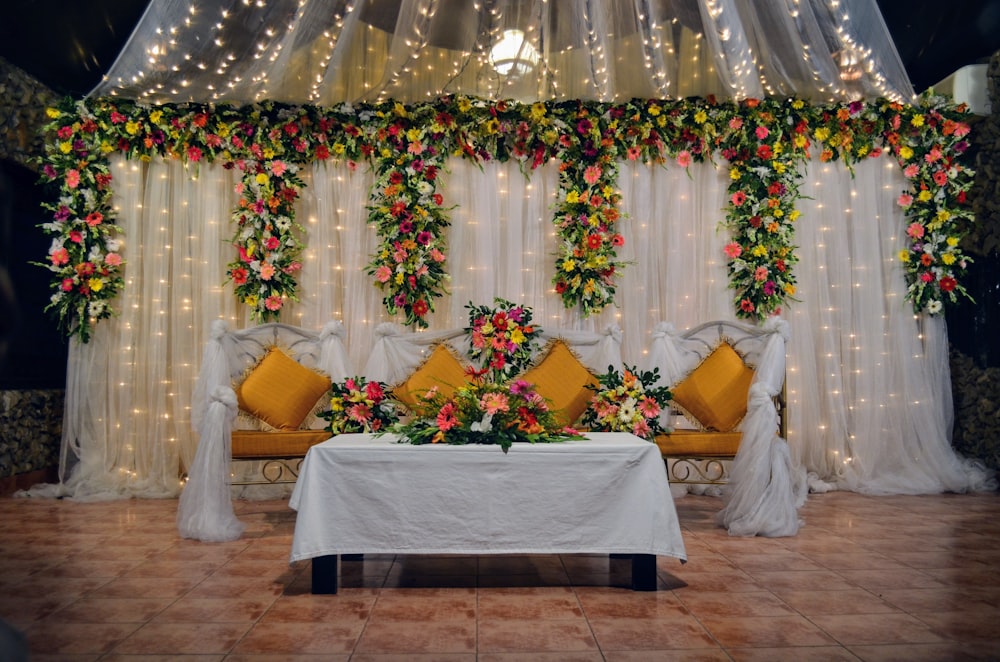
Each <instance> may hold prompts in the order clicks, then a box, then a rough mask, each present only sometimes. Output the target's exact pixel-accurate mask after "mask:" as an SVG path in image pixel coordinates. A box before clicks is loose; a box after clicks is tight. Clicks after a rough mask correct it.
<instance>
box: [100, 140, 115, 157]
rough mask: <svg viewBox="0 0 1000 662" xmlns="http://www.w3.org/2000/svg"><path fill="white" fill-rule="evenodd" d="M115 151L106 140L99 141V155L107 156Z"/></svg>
mask: <svg viewBox="0 0 1000 662" xmlns="http://www.w3.org/2000/svg"><path fill="white" fill-rule="evenodd" d="M113 151H115V146H114V145H112V144H111V143H109V142H108V141H107V140H102V141H101V154H109V153H111V152H113Z"/></svg>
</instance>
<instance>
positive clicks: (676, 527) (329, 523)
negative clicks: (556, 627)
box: [289, 433, 687, 562]
mask: <svg viewBox="0 0 1000 662" xmlns="http://www.w3.org/2000/svg"><path fill="white" fill-rule="evenodd" d="M289 505H290V506H291V507H292V508H293V509H295V510H297V511H298V517H297V518H296V521H295V536H294V538H293V540H292V554H291V560H292V561H293V562H294V561H300V560H303V559H310V558H314V557H317V556H327V555H333V554H365V553H368V554H376V553H389V554H562V553H583V552H592V553H617V554H654V555H660V556H671V557H675V558H678V559H681V560H686V558H687V555H686V552H685V550H684V541H683V540H682V538H681V531H680V524H679V523H678V520H677V511H676V510H675V509H674V502H673V499H672V498H671V496H670V487H669V484H668V482H667V475H666V471H665V469H664V465H663V460H662V458H661V456H660V452H659V449H658V448H657V447H656V445H655V444H651V443H649V442H647V441H644V440H642V439H639V438H638V437H635V436H632V435H630V434H624V433H592V434H591V435H589V438H588V439H585V440H581V441H568V442H562V443H554V444H514V445H513V446H512V447H511V449H510V451H509V452H508V453H507V454H504V453H503V452H502V451H501V450H500V447H499V446H484V445H466V446H449V445H444V444H441V445H436V444H435V445H425V446H413V445H411V444H406V443H398V442H397V441H396V439H395V438H393V437H391V436H389V435H386V436H382V437H372V436H370V435H360V434H352V435H340V436H337V437H334V438H333V439H330V440H329V441H325V442H323V443H322V444H318V445H316V446H313V447H312V448H311V449H310V450H309V452H308V454H307V455H306V458H305V461H304V462H303V464H302V467H301V471H300V474H299V478H298V481H297V482H296V484H295V490H294V492H293V493H292V497H291V500H290V504H289Z"/></svg>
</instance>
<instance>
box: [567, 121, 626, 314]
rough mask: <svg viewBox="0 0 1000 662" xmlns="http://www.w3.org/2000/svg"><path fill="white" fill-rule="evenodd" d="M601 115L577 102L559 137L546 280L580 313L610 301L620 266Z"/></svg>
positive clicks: (613, 186) (614, 178)
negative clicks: (555, 244) (552, 267)
mask: <svg viewBox="0 0 1000 662" xmlns="http://www.w3.org/2000/svg"><path fill="white" fill-rule="evenodd" d="M604 119H605V118H602V117H600V116H595V115H592V114H591V113H590V111H589V110H588V109H587V107H586V106H581V107H580V109H579V111H578V112H577V116H576V122H575V125H571V127H570V128H569V130H568V131H566V132H565V133H563V134H562V135H561V136H560V137H559V151H558V157H559V158H560V159H561V160H562V163H561V164H560V166H559V202H558V205H557V208H556V215H555V218H554V219H553V222H554V223H555V225H556V227H557V228H558V233H559V238H560V240H561V243H560V245H559V249H558V252H557V256H556V273H555V275H554V276H553V277H552V283H553V285H555V289H556V292H557V293H558V294H559V295H560V296H561V297H562V300H563V304H564V305H565V306H566V307H567V308H571V307H575V306H579V307H580V309H581V310H582V311H583V315H584V316H585V317H587V316H590V315H593V314H596V313H599V312H600V311H601V310H603V309H604V307H605V306H608V305H609V304H612V303H614V297H615V276H616V275H617V272H618V270H619V269H621V268H622V266H623V265H624V262H622V261H620V260H618V259H617V253H616V249H617V248H618V247H620V246H622V245H623V244H624V239H623V238H622V235H621V234H619V232H618V229H617V223H618V220H619V218H620V215H619V211H618V203H619V201H620V200H621V193H620V192H619V190H618V189H617V182H618V164H617V162H616V161H615V158H614V152H613V149H611V147H613V144H614V141H613V140H612V139H611V138H610V137H608V136H605V135H604V134H603V133H602V126H604V127H606V126H607V124H606V122H605V121H603V120H604ZM609 132H610V129H609Z"/></svg>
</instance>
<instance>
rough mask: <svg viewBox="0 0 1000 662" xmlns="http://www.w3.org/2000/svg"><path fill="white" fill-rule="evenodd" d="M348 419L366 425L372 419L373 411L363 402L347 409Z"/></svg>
mask: <svg viewBox="0 0 1000 662" xmlns="http://www.w3.org/2000/svg"><path fill="white" fill-rule="evenodd" d="M347 417H348V418H349V419H351V420H352V421H357V422H358V423H365V422H367V421H368V419H370V418H371V417H372V410H371V409H369V408H368V405H366V404H365V403H363V402H359V403H357V404H355V405H353V406H351V407H348V409H347Z"/></svg>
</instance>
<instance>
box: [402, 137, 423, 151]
mask: <svg viewBox="0 0 1000 662" xmlns="http://www.w3.org/2000/svg"><path fill="white" fill-rule="evenodd" d="M406 151H407V152H409V153H410V154H423V152H424V146H423V145H421V144H420V141H419V140H418V141H415V142H412V143H410V146H409V147H407V148H406Z"/></svg>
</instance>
